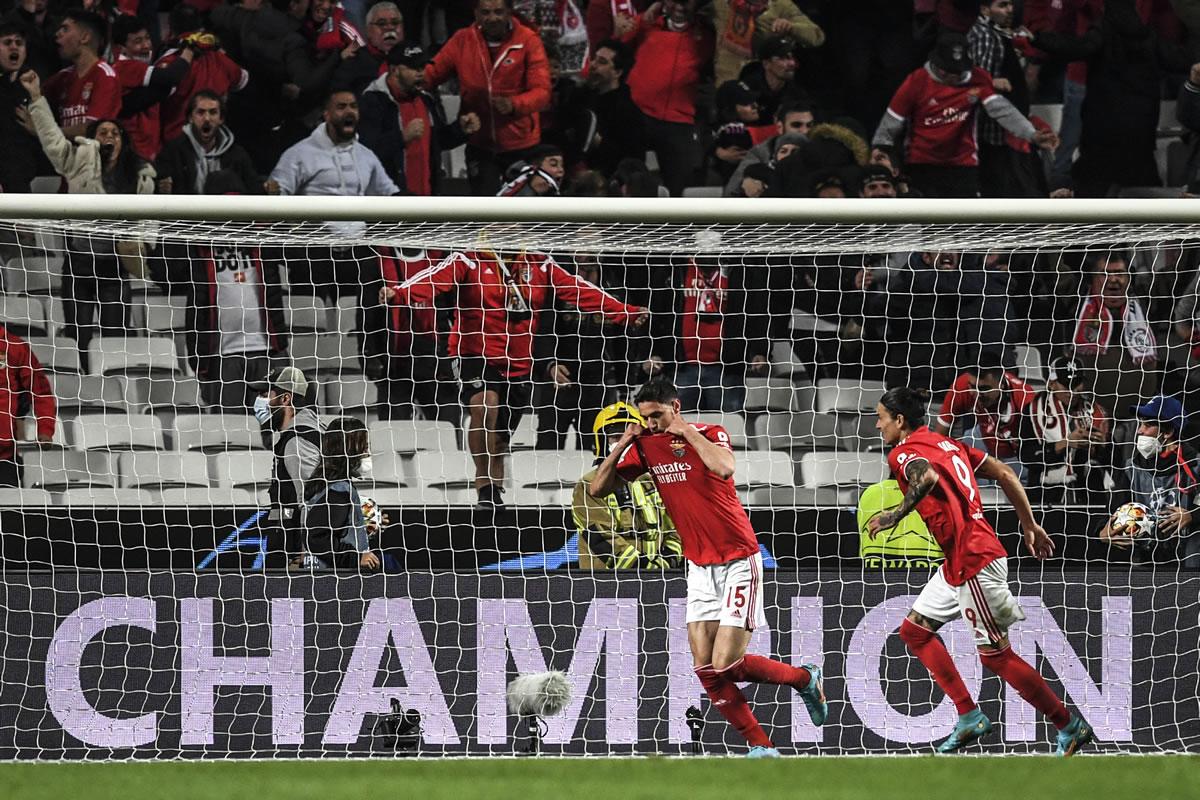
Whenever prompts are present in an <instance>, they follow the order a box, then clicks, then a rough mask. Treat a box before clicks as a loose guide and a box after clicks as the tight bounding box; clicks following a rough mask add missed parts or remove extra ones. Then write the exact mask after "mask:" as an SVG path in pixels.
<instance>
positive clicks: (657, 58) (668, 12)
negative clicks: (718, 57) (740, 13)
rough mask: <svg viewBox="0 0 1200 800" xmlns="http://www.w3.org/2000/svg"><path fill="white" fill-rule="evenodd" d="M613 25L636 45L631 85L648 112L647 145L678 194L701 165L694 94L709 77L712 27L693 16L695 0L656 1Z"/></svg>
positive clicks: (702, 148) (693, 178) (674, 191)
mask: <svg viewBox="0 0 1200 800" xmlns="http://www.w3.org/2000/svg"><path fill="white" fill-rule="evenodd" d="M622 29H626V30H622ZM617 30H618V32H619V34H620V38H621V39H622V40H623V41H626V42H628V43H630V44H631V46H632V47H633V48H634V50H635V55H634V64H633V69H632V70H631V71H630V73H629V90H630V92H631V93H632V95H633V102H634V103H635V104H636V105H637V107H638V108H640V109H641V110H642V113H643V114H645V115H646V137H647V139H648V140H649V143H650V149H651V150H653V151H654V153H655V155H656V156H657V157H658V167H659V171H660V172H661V173H662V178H663V183H664V184H666V187H667V188H668V189H670V190H671V194H672V195H673V196H675V197H680V196H681V195H682V194H683V189H684V187H686V186H690V185H692V184H693V183H694V182H695V181H696V180H697V178H698V173H699V170H700V167H701V166H703V164H704V145H703V143H701V141H700V137H699V133H698V128H697V127H696V95H697V92H698V87H699V86H700V84H701V83H703V82H704V81H706V80H709V79H710V78H711V77H712V71H713V52H714V50H713V48H714V46H715V41H716V40H715V36H714V34H713V30H712V28H711V27H710V26H708V25H706V24H705V23H704V22H703V21H702V20H700V19H699V18H698V17H697V16H696V3H695V0H663V2H662V3H661V4H659V3H655V4H654V5H652V6H650V8H649V9H647V10H646V12H645V13H644V14H642V15H641V16H640V17H638V18H637V19H636V20H635V21H634V22H632V23H630V22H627V21H626V19H625V18H622V19H621V20H620V21H619V22H618V23H617Z"/></svg>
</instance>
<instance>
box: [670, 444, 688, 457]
mask: <svg viewBox="0 0 1200 800" xmlns="http://www.w3.org/2000/svg"><path fill="white" fill-rule="evenodd" d="M671 452H672V453H674V454H675V457H676V458H683V457H684V455H685V454H686V453H687V442H685V441H684V440H683V439H672V440H671Z"/></svg>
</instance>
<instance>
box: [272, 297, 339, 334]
mask: <svg viewBox="0 0 1200 800" xmlns="http://www.w3.org/2000/svg"><path fill="white" fill-rule="evenodd" d="M283 316H284V319H285V321H286V322H287V328H288V330H289V331H290V332H291V333H293V334H297V333H319V332H321V331H327V330H329V329H330V328H329V311H328V309H327V308H326V306H325V301H324V300H323V299H321V298H320V297H317V296H315V295H311V294H289V295H286V296H285V298H284V304H283Z"/></svg>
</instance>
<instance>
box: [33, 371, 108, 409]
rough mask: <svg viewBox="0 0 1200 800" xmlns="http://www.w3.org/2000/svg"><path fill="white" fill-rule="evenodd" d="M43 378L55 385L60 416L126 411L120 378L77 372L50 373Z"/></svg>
mask: <svg viewBox="0 0 1200 800" xmlns="http://www.w3.org/2000/svg"><path fill="white" fill-rule="evenodd" d="M46 377H47V378H48V379H49V381H50V385H51V386H52V387H54V396H55V398H56V399H57V400H58V413H59V415H60V416H62V415H64V414H67V415H70V414H101V413H108V412H112V411H115V412H119V413H122V414H124V413H125V411H126V408H127V405H126V402H125V397H124V395H125V387H124V385H123V383H122V380H121V378H116V377H112V376H109V375H81V374H79V373H77V372H53V373H50V374H49V375H47V376H46Z"/></svg>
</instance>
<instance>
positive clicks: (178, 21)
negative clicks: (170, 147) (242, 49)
mask: <svg viewBox="0 0 1200 800" xmlns="http://www.w3.org/2000/svg"><path fill="white" fill-rule="evenodd" d="M170 22H171V30H172V32H174V33H175V34H176V35H177V39H176V42H175V44H174V45H172V46H170V47H169V48H168V49H167V50H166V52H164V53H163V54H162V55H161V56H159V59H158V61H156V62H155V64H154V67H155V69H162V68H163V67H166V66H169V65H170V64H171V63H173V62H174V61H175V60H177V59H179V58H181V57H182V56H183V48H184V46H185V45H186V46H188V47H190V48H191V49H192V50H193V51H194V53H195V59H194V60H193V61H192V68H191V70H189V71H188V74H187V76H186V77H184V78H183V80H181V81H180V82H179V85H178V86H176V87H175V91H174V92H172V93H171V96H170V97H168V98H167V99H165V100H163V101H162V106H161V108H160V112H159V113H160V117H161V120H162V142H163V144H166V143H167V142H169V141H171V140H172V139H174V138H175V137H176V136H178V135H179V134H180V133H181V132H182V131H183V126H184V125H185V124H186V123H187V107H188V101H189V100H191V99H192V95H194V94H195V93H196V92H198V91H200V90H201V89H208V90H209V91H211V92H215V93H216V94H218V95H220V96H222V97H228V96H229V94H230V93H231V92H240V91H241V90H242V89H244V88H246V84H247V83H248V82H249V81H250V73H248V72H246V70H244V69H242V68H241V67H240V66H238V65H237V63H235V62H234V60H233V59H232V58H230V57H229V56H228V55H226V54H225V51H224V50H222V49H221V43H220V42H219V41H218V40H217V37H216V36H214V35H213V34H211V33H209V32H207V31H205V30H204V28H203V25H202V23H201V21H200V19H199V17H198V15H197V13H196V11H195V10H194V9H193V8H192V7H191V6H189V5H187V4H186V3H180V4H179V5H178V6H176V7H175V8H174V9H173V10H172V11H171V17H170Z"/></svg>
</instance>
